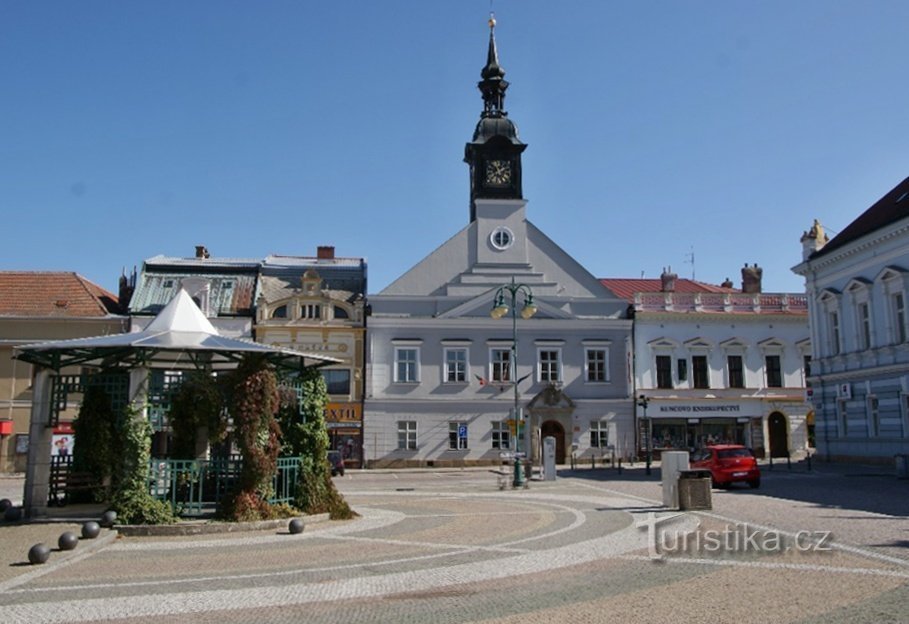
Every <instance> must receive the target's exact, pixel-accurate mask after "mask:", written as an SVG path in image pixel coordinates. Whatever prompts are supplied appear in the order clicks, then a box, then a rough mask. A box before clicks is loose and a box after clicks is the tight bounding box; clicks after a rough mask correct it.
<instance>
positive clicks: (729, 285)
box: [720, 277, 734, 288]
mask: <svg viewBox="0 0 909 624" xmlns="http://www.w3.org/2000/svg"><path fill="white" fill-rule="evenodd" d="M720 287H721V288H734V285H733V283H732V280H731V279H729V278H728V277H727V278H726V280H725V281H724V282H723V283H722V284H720Z"/></svg>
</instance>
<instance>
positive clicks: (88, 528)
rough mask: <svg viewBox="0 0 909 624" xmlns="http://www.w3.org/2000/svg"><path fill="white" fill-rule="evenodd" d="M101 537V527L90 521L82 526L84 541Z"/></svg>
mask: <svg viewBox="0 0 909 624" xmlns="http://www.w3.org/2000/svg"><path fill="white" fill-rule="evenodd" d="M99 535H101V525H99V524H98V523H97V522H95V521H94V520H90V521H88V522H86V523H85V524H83V525H82V537H84V538H85V539H95V538H96V537H98V536H99Z"/></svg>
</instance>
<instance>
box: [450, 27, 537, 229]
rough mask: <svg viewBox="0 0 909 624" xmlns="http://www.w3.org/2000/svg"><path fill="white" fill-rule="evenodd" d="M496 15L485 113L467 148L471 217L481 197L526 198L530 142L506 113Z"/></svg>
mask: <svg viewBox="0 0 909 624" xmlns="http://www.w3.org/2000/svg"><path fill="white" fill-rule="evenodd" d="M495 27H496V21H495V18H494V17H492V16H490V18H489V52H488V53H487V56H486V66H485V67H484V68H483V71H482V72H480V77H481V78H482V80H481V81H480V82H479V83H478V84H477V86H478V87H479V89H480V93H482V94H483V112H482V113H481V114H480V121H479V123H477V127H476V129H475V130H474V131H473V140H471V141H470V143H468V144H467V145H466V146H465V148H464V162H466V163H467V164H468V165H470V220H471V222H473V221H476V218H477V208H476V200H477V199H523V194H522V190H521V153H522V152H523V151H524V150H525V149H526V148H527V145H525V144H524V143H521V140H520V139H519V138H518V129H517V127H516V126H515V125H514V123H513V122H512V121H511V120H510V119H509V118H508V113H506V112H505V90H506V89H508V82H507V81H506V80H505V70H504V69H503V68H502V66H501V65H499V55H498V52H497V50H496V38H495Z"/></svg>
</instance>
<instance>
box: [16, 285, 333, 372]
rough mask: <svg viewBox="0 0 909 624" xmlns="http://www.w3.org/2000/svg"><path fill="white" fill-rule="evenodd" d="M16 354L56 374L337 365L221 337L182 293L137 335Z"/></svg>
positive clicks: (33, 348) (38, 345)
mask: <svg viewBox="0 0 909 624" xmlns="http://www.w3.org/2000/svg"><path fill="white" fill-rule="evenodd" d="M16 350H17V351H18V352H19V353H18V354H17V355H16V357H17V358H18V359H20V360H23V361H26V362H31V363H33V364H38V365H39V366H44V367H47V368H52V369H54V370H57V371H59V370H60V369H61V368H63V367H64V366H72V365H83V366H98V367H101V368H141V367H147V368H166V369H169V370H181V369H193V368H210V369H212V370H225V369H232V368H235V367H236V366H237V363H238V362H239V360H240V359H241V358H242V357H243V356H245V355H251V354H260V355H262V356H264V357H266V358H267V359H268V360H269V361H270V362H272V363H273V364H275V365H276V366H281V367H283V368H289V369H296V370H299V369H302V368H306V367H310V366H324V365H326V364H333V363H340V362H341V361H342V360H339V359H337V358H334V357H331V356H326V355H322V354H318V353H307V352H302V351H296V350H293V349H284V348H279V347H272V346H269V345H265V344H261V343H258V342H253V341H251V340H242V339H238V338H227V337H224V336H221V335H220V334H218V330H217V329H215V327H214V326H213V325H212V324H211V322H210V321H209V320H208V319H207V318H206V317H205V315H204V314H203V313H202V311H201V310H200V309H199V307H198V306H197V305H196V304H195V302H194V301H193V300H192V298H191V297H190V296H189V294H187V292H186V291H185V290H182V289H181V290H180V291H179V292H178V293H177V295H176V296H175V297H174V298H173V299H172V300H171V302H170V303H168V304H167V306H165V307H164V309H163V310H161V312H160V313H159V314H158V316H156V317H155V319H154V320H153V321H152V322H151V323H150V324H149V325H148V327H146V328H145V330H143V331H141V332H137V333H131V334H112V335H108V336H96V337H92V338H76V339H73V340H58V341H54V342H42V343H36V344H30V345H24V346H21V347H18V348H17V349H16Z"/></svg>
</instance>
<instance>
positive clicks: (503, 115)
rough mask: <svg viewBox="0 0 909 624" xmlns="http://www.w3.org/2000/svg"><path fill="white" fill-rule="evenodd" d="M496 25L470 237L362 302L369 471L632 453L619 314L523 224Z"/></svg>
mask: <svg viewBox="0 0 909 624" xmlns="http://www.w3.org/2000/svg"><path fill="white" fill-rule="evenodd" d="M494 29H495V21H494V20H490V35H489V47H488V55H487V62H486V65H485V67H483V69H482V72H481V78H482V79H481V81H480V82H479V85H478V86H479V89H480V92H481V93H482V97H483V111H482V113H481V115H480V120H479V122H478V123H477V126H476V129H475V131H474V133H473V138H472V140H471V141H470V142H468V143H467V145H466V148H465V152H464V160H465V162H466V163H467V164H468V166H469V171H470V211H469V221H468V223H467V225H466V226H465V227H464V228H463V229H462V230H461V231H459V232H457V233H456V234H455V235H454V236H453V237H451V238H450V239H449V240H447V241H446V242H445V243H443V244H442V245H441V246H440V247H438V248H437V249H436V250H435V251H433V252H432V253H430V254H429V255H428V256H427V257H426V258H424V259H423V260H421V261H420V262H418V263H417V264H416V265H415V266H414V267H413V268H411V269H410V270H409V271H407V272H406V273H404V274H403V275H401V276H400V277H399V278H398V279H396V280H395V281H393V282H392V283H391V284H390V285H389V286H388V287H386V288H385V289H384V290H382V291H381V292H379V293H378V294H374V295H371V296H370V297H369V304H370V306H371V311H372V314H371V316H370V317H369V319H368V332H367V341H368V346H367V349H368V353H369V357H368V367H367V381H366V400H365V416H364V438H363V444H364V456H365V459H366V465H367V466H372V467H381V466H464V465H477V464H492V463H499V462H501V461H502V458H503V457H509V456H512V454H513V453H514V452H515V451H517V452H519V453H528V454H529V455H530V456H531V457H533V458H534V459H535V461H538V460H539V450H540V444H541V440H543V439H545V438H547V437H552V438H553V439H554V441H555V450H556V460H557V461H559V462H564V461H567V459H566V458H568V457H569V456H570V455H571V454H572V453H574V454H575V455H576V456H577V457H579V458H584V457H590V456H591V455H592V456H594V457H595V458H598V459H599V458H610V459H612V458H614V457H616V456H622V455H629V456H630V455H631V454H633V452H634V445H635V438H634V419H633V413H632V409H633V402H632V395H631V378H630V374H629V369H628V362H629V360H630V349H631V342H630V339H631V320H629V319H628V318H627V315H626V311H627V308H628V305H627V303H626V302H625V301H624V300H622V299H620V298H618V297H617V296H615V295H614V294H613V293H612V292H610V291H609V289H608V288H606V287H605V286H604V285H603V284H601V283H600V281H599V280H598V279H597V278H596V277H594V276H593V275H592V274H591V273H589V272H588V271H587V270H586V269H585V268H584V267H582V266H581V265H580V264H579V263H578V262H577V261H576V260H574V259H573V258H572V257H571V256H570V255H568V253H566V252H565V251H564V250H563V249H562V248H561V247H559V246H558V245H557V244H556V243H555V242H553V241H552V240H551V239H550V238H548V237H547V236H546V235H545V234H544V233H543V232H542V231H540V230H539V229H537V227H535V226H534V225H533V223H531V222H530V221H528V219H527V216H526V204H527V202H526V201H525V199H524V196H523V191H522V173H523V171H522V162H521V158H522V154H523V152H524V150H525V149H526V147H527V145H526V144H525V143H523V142H522V141H521V139H520V138H519V136H518V130H517V127H516V126H515V124H514V122H513V121H512V120H511V119H510V118H509V116H508V113H507V112H506V111H505V107H504V101H505V91H506V89H507V88H508V82H506V81H505V79H504V76H505V71H504V69H503V68H502V67H501V66H500V65H499V59H498V54H497V49H496V41H495V30H494Z"/></svg>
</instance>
